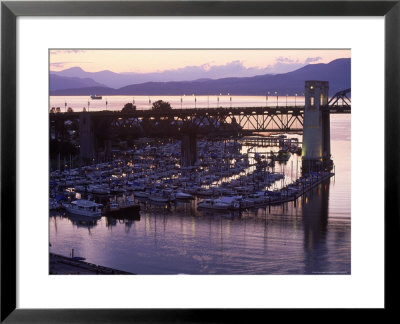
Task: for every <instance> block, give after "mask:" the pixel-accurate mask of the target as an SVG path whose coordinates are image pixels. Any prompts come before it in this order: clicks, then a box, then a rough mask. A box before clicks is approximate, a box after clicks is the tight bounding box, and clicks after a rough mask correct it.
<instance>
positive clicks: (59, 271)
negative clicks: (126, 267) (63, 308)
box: [49, 253, 134, 275]
mask: <svg viewBox="0 0 400 324" xmlns="http://www.w3.org/2000/svg"><path fill="white" fill-rule="evenodd" d="M49 274H50V275H72V274H80V275H81V274H86V275H133V274H134V273H131V272H127V271H122V270H118V269H113V268H109V267H104V266H101V265H98V264H93V263H89V262H85V261H81V260H75V259H73V258H69V257H66V256H63V255H59V254H55V253H49Z"/></svg>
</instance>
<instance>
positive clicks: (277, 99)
mask: <svg viewBox="0 0 400 324" xmlns="http://www.w3.org/2000/svg"><path fill="white" fill-rule="evenodd" d="M275 94H276V107H278V101H279V96H278V92H277V91H275Z"/></svg>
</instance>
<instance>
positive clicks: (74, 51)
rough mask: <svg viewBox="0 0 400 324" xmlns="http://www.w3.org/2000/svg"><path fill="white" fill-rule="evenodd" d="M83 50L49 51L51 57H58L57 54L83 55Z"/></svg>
mask: <svg viewBox="0 0 400 324" xmlns="http://www.w3.org/2000/svg"><path fill="white" fill-rule="evenodd" d="M85 52H86V51H85V50H75V49H74V50H51V51H50V54H51V55H58V54H79V53H85Z"/></svg>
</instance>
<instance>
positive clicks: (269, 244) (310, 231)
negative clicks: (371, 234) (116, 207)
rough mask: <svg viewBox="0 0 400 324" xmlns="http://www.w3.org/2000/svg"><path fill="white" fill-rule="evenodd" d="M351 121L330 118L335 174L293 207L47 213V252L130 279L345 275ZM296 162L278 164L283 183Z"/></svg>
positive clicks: (180, 205)
mask: <svg viewBox="0 0 400 324" xmlns="http://www.w3.org/2000/svg"><path fill="white" fill-rule="evenodd" d="M264 99H265V98H264ZM350 120H351V117H350V115H332V116H331V145H332V156H333V160H334V163H335V171H336V175H335V177H333V178H331V179H330V180H328V181H326V182H324V183H322V184H321V185H319V186H318V187H316V188H315V189H314V190H313V191H312V192H309V193H308V194H307V195H305V196H304V197H301V198H299V199H298V200H297V201H296V203H294V202H290V203H286V204H284V205H282V206H272V207H271V208H269V207H267V208H260V209H254V210H250V211H245V212H242V213H225V214H224V213H217V212H207V211H206V212H204V211H198V210H196V201H191V202H190V203H177V204H176V205H172V206H171V207H170V208H168V209H166V208H165V207H164V206H155V205H147V206H145V205H142V210H141V212H140V217H138V218H136V219H131V220H129V221H127V220H115V219H112V218H107V217H102V218H101V219H100V220H98V221H95V222H92V221H89V222H87V221H81V220H79V219H75V218H73V217H70V216H69V217H67V216H65V215H61V214H53V213H52V214H51V215H50V226H49V232H50V242H51V245H52V246H51V248H50V251H51V252H54V253H58V254H63V255H66V256H68V255H70V252H71V249H72V248H73V249H74V251H75V255H78V256H83V257H85V258H86V259H87V261H88V262H92V263H95V264H101V265H104V266H108V267H113V268H117V269H121V270H125V271H129V272H133V273H137V274H179V273H185V274H318V273H335V274H337V273H343V274H350V271H351V264H350V260H351V235H350V234H351V215H350V210H351V204H350V202H351V196H350V193H351V191H350V126H351V122H350ZM289 136H290V135H289ZM297 159H298V158H297V157H296V156H294V155H293V156H292V158H291V160H289V161H288V163H287V164H286V165H285V166H283V167H280V166H279V165H277V168H283V171H284V172H285V174H286V180H287V181H289V182H290V179H291V178H294V177H295V172H296V171H295V169H296V165H297ZM292 161H293V162H292ZM293 168H294V170H293ZM299 168H300V166H299ZM277 171H279V169H278V170H277Z"/></svg>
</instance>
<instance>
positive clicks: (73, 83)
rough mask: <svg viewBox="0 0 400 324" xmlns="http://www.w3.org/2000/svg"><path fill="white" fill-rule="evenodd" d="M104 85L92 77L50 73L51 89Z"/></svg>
mask: <svg viewBox="0 0 400 324" xmlns="http://www.w3.org/2000/svg"><path fill="white" fill-rule="evenodd" d="M103 86H104V85H103V84H100V83H97V82H96V81H94V80H92V79H90V78H77V77H63V76H59V75H55V74H52V73H50V91H52V90H61V89H71V88H88V87H103Z"/></svg>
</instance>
